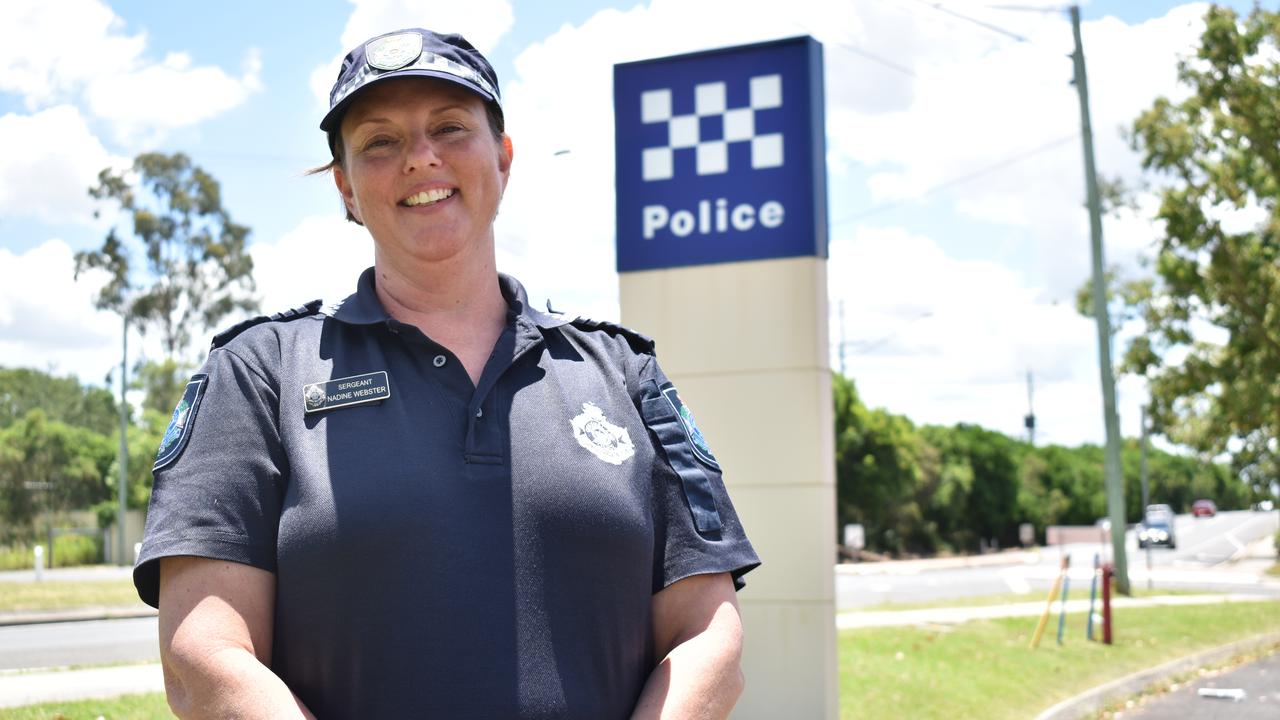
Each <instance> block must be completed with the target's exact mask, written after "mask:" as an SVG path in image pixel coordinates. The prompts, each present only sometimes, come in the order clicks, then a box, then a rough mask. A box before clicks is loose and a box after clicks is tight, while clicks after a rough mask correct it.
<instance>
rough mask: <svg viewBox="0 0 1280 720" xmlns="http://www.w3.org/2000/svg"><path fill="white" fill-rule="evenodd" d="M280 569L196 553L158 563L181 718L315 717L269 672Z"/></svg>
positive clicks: (172, 690)
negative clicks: (216, 558)
mask: <svg viewBox="0 0 1280 720" xmlns="http://www.w3.org/2000/svg"><path fill="white" fill-rule="evenodd" d="M275 592H276V580H275V575H273V574H271V573H269V572H267V571H265V570H260V569H258V568H255V567H251V566H249V565H242V564H240V563H233V562H225V561H222V560H210V559H207V558H195V557H169V558H164V559H162V560H161V561H160V661H161V663H162V664H163V666H164V685H165V691H166V693H167V694H168V699H169V707H171V708H172V709H173V712H174V714H176V715H177V716H178V717H180V718H184V719H185V718H206V717H208V718H226V717H236V718H313V716H312V715H311V713H310V712H309V711H308V710H307V708H306V707H305V706H303V704H302V701H300V700H298V699H297V698H296V697H295V696H294V695H293V693H292V692H291V691H290V690H289V688H288V687H286V686H285V684H284V682H283V681H282V680H281V679H280V678H279V677H277V676H276V675H275V673H273V672H271V669H270V667H269V666H270V664H271V637H272V624H273V622H274V615H273V614H274V612H275Z"/></svg>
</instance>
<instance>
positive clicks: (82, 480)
mask: <svg viewBox="0 0 1280 720" xmlns="http://www.w3.org/2000/svg"><path fill="white" fill-rule="evenodd" d="M114 459H115V452H114V450H113V448H112V446H111V442H110V440H108V439H107V438H106V437H105V436H103V435H100V434H98V433H95V432H93V431H92V430H88V429H86V428H81V427H75V426H72V425H68V424H66V423H63V422H59V421H57V420H50V419H49V418H48V417H47V416H46V415H45V414H44V412H43V411H41V410H38V409H37V410H31V411H29V412H28V413H27V414H26V415H24V416H23V417H22V418H21V419H20V420H18V421H17V422H15V423H13V424H12V425H10V426H9V427H7V428H5V429H4V430H0V518H2V519H3V520H4V523H3V533H0V534H2V535H3V536H4V537H0V541H3V542H7V541H12V540H14V539H16V538H19V537H21V536H22V535H23V534H28V533H30V532H31V530H32V521H33V520H34V518H35V517H36V516H37V515H38V514H39V513H40V512H41V511H46V510H47V511H49V512H59V511H63V510H69V509H75V508H83V507H88V506H90V505H92V504H94V503H96V502H99V501H101V500H105V499H107V498H108V497H109V496H110V495H109V493H110V490H109V488H108V486H107V484H106V483H105V481H104V479H105V478H106V476H107V472H108V470H109V468H110V467H111V464H112V461H113V460H114Z"/></svg>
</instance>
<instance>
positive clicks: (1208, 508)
mask: <svg viewBox="0 0 1280 720" xmlns="http://www.w3.org/2000/svg"><path fill="white" fill-rule="evenodd" d="M1191 514H1192V515H1195V516H1196V517H1213V516H1214V515H1216V514H1218V506H1217V505H1214V504H1213V501H1212V500H1207V499H1205V498H1201V499H1199V500H1197V501H1195V502H1193V503H1191Z"/></svg>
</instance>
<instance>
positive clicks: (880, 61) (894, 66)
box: [791, 20, 916, 77]
mask: <svg viewBox="0 0 1280 720" xmlns="http://www.w3.org/2000/svg"><path fill="white" fill-rule="evenodd" d="M791 26H792V27H794V28H796V29H798V30H799V31H800V32H802V33H805V34H806V35H814V36H818V35H820V33H815V32H814V31H812V30H810V29H809V28H807V27H805V26H804V25H802V24H801V23H799V22H796V21H794V20H793V21H791ZM827 42H828V44H830V45H834V46H835V47H838V48H840V49H842V50H848V51H849V52H851V53H853V54H855V55H859V56H861V57H863V58H865V59H867V60H870V61H871V62H874V63H876V64H877V65H883V66H884V67H887V68H889V69H890V70H893V71H895V72H900V73H902V74H903V75H908V76H910V77H915V76H916V73H915V71H914V70H912V69H911V68H909V67H906V66H905V65H899V64H898V63H896V62H894V61H892V60H890V59H888V58H886V57H884V56H882V55H877V54H875V53H873V52H871V51H870V50H863V49H862V48H860V47H857V46H855V45H850V44H849V43H847V42H839V41H831V40H828V41H827Z"/></svg>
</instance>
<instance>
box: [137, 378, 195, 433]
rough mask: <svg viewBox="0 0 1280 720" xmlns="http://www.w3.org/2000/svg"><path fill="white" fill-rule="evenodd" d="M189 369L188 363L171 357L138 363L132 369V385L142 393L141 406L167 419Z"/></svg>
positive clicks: (179, 394)
mask: <svg viewBox="0 0 1280 720" xmlns="http://www.w3.org/2000/svg"><path fill="white" fill-rule="evenodd" d="M190 370H191V366H190V365H188V364H186V363H183V362H180V361H178V360H175V359H173V358H169V359H166V360H161V361H159V362H155V361H152V362H143V363H139V364H138V366H137V367H135V368H134V371H133V373H134V374H133V383H132V386H133V388H134V389H135V390H142V391H143V393H144V395H143V400H142V407H143V408H144V409H145V410H150V411H154V412H157V413H160V414H161V415H164V417H165V420H166V421H167V420H168V419H169V415H170V414H171V413H172V412H173V408H174V406H175V405H177V404H178V400H179V399H181V398H182V393H183V391H184V390H185V389H186V387H187V380H188V379H189V377H190V375H189V373H190ZM157 440H159V438H157Z"/></svg>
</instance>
